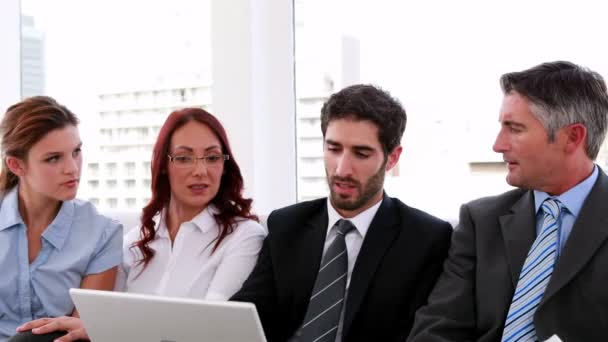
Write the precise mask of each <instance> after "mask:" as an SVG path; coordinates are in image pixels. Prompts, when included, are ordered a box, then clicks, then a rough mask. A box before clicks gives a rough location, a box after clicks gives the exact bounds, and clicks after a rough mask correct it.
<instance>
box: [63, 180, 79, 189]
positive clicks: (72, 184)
mask: <svg viewBox="0 0 608 342" xmlns="http://www.w3.org/2000/svg"><path fill="white" fill-rule="evenodd" d="M78 181H79V179H72V180H69V181H67V182H64V183H62V184H61V185H63V186H67V187H69V188H71V187H74V186H76V185H78Z"/></svg>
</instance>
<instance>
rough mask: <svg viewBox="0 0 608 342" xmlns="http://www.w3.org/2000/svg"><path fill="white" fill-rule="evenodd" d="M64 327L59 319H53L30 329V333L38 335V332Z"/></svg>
mask: <svg viewBox="0 0 608 342" xmlns="http://www.w3.org/2000/svg"><path fill="white" fill-rule="evenodd" d="M64 329H65V328H64V327H63V324H61V321H59V320H53V321H50V322H49V323H47V324H45V325H42V326H40V327H38V328H34V329H32V333H34V334H36V335H38V334H47V333H50V332H53V331H57V330H64Z"/></svg>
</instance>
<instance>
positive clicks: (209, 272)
mask: <svg viewBox="0 0 608 342" xmlns="http://www.w3.org/2000/svg"><path fill="white" fill-rule="evenodd" d="M151 165H152V198H151V200H150V202H149V204H148V205H147V206H146V207H145V208H144V209H143V212H142V216H141V225H140V227H139V229H134V230H132V231H130V232H129V233H127V235H126V236H125V251H124V260H123V263H122V267H121V268H120V269H119V275H118V280H117V284H116V289H117V290H123V291H128V292H137V293H148V294H158V295H168V296H182V297H192V298H202V299H210V300H227V299H228V298H230V296H231V295H232V294H234V293H235V292H236V291H237V290H238V289H239V288H240V287H241V285H242V283H243V282H244V281H245V279H246V278H247V276H248V275H249V273H250V272H251V270H252V269H253V266H254V264H255V262H256V260H257V255H258V253H259V251H260V248H261V246H262V242H263V239H264V237H265V235H266V233H265V230H264V228H262V226H261V225H260V224H258V223H257V217H256V216H255V215H253V214H252V213H251V199H245V198H243V196H242V191H243V178H242V176H241V172H240V170H239V167H238V165H237V163H236V161H235V159H234V156H233V154H232V151H231V149H230V145H229V143H228V138H227V136H226V132H225V131H224V128H223V127H222V125H221V124H220V122H219V121H218V120H217V119H216V118H215V117H213V116H212V115H211V114H209V113H207V112H206V111H204V110H202V109H198V108H187V109H182V110H178V111H175V112H173V113H171V115H169V117H168V118H167V120H166V122H165V123H164V125H163V127H162V128H161V129H160V133H159V136H158V139H157V141H156V144H155V146H154V152H153V156H152V163H151ZM29 324H30V325H28V326H26V327H24V330H26V329H31V328H32V327H38V328H37V329H35V330H34V333H47V332H50V331H55V330H63V331H67V332H68V334H67V335H65V336H64V337H62V338H60V339H58V340H57V341H61V342H63V341H73V340H76V339H78V338H87V335H86V332H85V331H84V329H83V326H82V323H81V322H80V320H78V319H74V318H70V317H61V318H57V319H53V320H52V321H51V322H49V321H46V322H41V321H34V322H30V323H29ZM37 341H43V339H38V340H37Z"/></svg>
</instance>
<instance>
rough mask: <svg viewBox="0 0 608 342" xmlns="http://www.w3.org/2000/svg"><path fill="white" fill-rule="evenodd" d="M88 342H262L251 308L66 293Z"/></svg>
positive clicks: (136, 296) (89, 292) (234, 304)
mask: <svg viewBox="0 0 608 342" xmlns="http://www.w3.org/2000/svg"><path fill="white" fill-rule="evenodd" d="M70 295H71V296H72V300H73V301H74V304H75V305H76V309H78V312H79V313H80V318H81V319H82V321H83V322H84V326H85V328H86V329H87V332H88V334H89V337H90V338H91V341H92V342H119V341H134V342H140V341H141V342H201V341H203V342H266V338H265V337H264V331H263V330H262V324H261V323H260V319H259V317H258V314H257V311H256V309H255V306H254V305H253V304H251V303H238V302H220V301H203V300H195V299H187V298H171V297H160V296H151V295H141V294H133V293H121V292H110V291H95V290H82V289H70Z"/></svg>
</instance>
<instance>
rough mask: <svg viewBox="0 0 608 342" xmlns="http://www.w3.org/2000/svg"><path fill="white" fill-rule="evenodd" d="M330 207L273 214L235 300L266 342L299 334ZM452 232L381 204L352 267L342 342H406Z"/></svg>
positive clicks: (313, 205) (316, 204) (393, 202)
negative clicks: (251, 312) (249, 311)
mask: <svg viewBox="0 0 608 342" xmlns="http://www.w3.org/2000/svg"><path fill="white" fill-rule="evenodd" d="M326 203H327V200H326V199H319V200H314V201H310V202H303V203H299V204H296V205H292V206H289V207H286V208H282V209H279V210H276V211H274V212H272V213H271V214H270V216H269V218H268V230H269V234H268V237H267V238H266V240H265V241H264V245H263V247H262V251H261V252H260V256H259V259H258V262H257V265H256V266H255V268H254V270H253V271H252V273H251V275H250V276H249V278H248V279H247V280H246V281H245V283H244V284H243V288H242V289H241V290H240V291H239V292H238V293H237V294H235V295H234V297H233V298H232V299H233V300H238V301H246V302H253V303H254V304H255V305H256V307H257V310H258V313H259V315H260V319H261V321H262V325H263V327H264V331H265V333H266V338H267V339H268V342H283V341H286V340H287V339H289V338H290V337H291V336H292V335H293V334H294V332H295V331H296V330H297V329H298V328H299V327H300V325H301V324H302V321H303V319H304V315H305V314H306V309H307V306H308V301H309V298H310V295H311V292H312V288H313V285H314V282H315V279H316V276H317V272H318V270H319V264H320V263H321V256H322V253H323V244H324V242H325V237H326V234H327V225H328V218H327V207H326ZM451 231H452V227H451V226H450V224H449V223H447V222H444V221H441V220H439V219H437V218H435V217H433V216H430V215H428V214H426V213H424V212H421V211H419V210H416V209H413V208H410V207H408V206H406V205H405V204H403V203H402V202H401V201H399V200H398V199H394V198H389V197H387V196H385V197H384V199H383V202H382V204H381V205H380V208H379V209H378V212H377V213H376V216H375V217H374V219H373V220H372V223H371V225H370V227H369V230H368V232H367V234H366V236H365V239H364V241H363V245H362V246H361V250H360V252H359V255H358V257H357V259H356V262H355V267H354V269H353V274H352V276H351V282H350V286H349V290H348V294H347V299H346V309H345V315H344V323H343V333H342V336H343V341H348V342H350V341H383V342H390V341H401V342H402V341H403V340H404V339H405V337H406V336H407V334H408V332H409V330H410V328H411V326H412V323H413V319H414V312H415V311H416V309H418V308H419V307H420V306H421V305H423V304H424V303H425V302H426V299H427V297H428V294H429V293H430V291H431V289H432V288H433V285H434V284H435V281H436V280H437V277H438V276H439V273H440V272H441V265H442V264H443V260H444V259H445V257H446V256H447V250H448V248H449V241H450V235H451Z"/></svg>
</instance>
